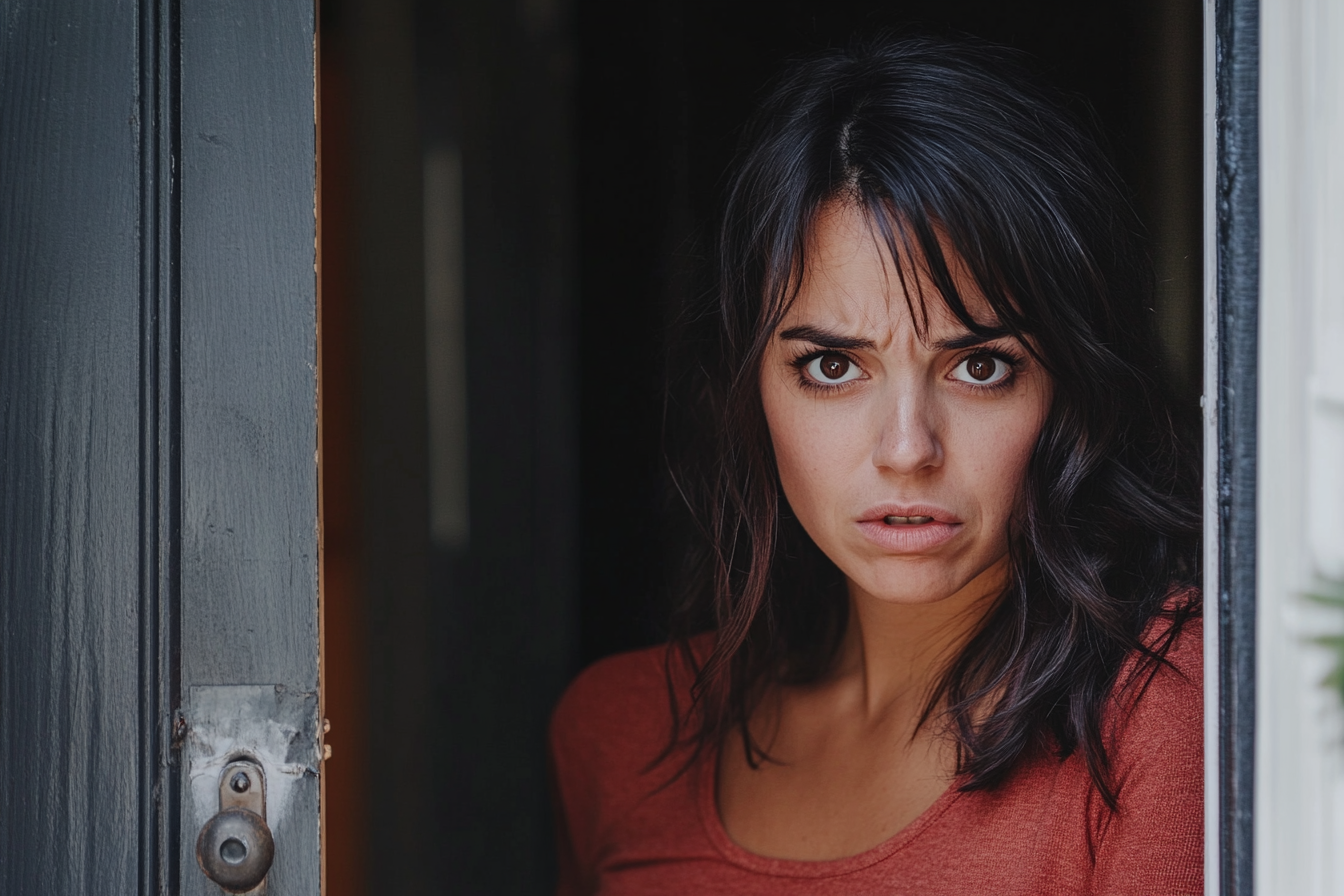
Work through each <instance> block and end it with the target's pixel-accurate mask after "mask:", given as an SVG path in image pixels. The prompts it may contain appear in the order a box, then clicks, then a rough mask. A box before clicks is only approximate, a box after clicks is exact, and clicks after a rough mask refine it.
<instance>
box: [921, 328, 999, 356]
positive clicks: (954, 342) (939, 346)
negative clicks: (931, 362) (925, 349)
mask: <svg viewBox="0 0 1344 896" xmlns="http://www.w3.org/2000/svg"><path fill="white" fill-rule="evenodd" d="M1008 335H1010V334H1009V332H1008V330H1006V329H1005V328H1003V327H989V328H987V329H986V330H985V331H984V332H983V333H978V334H977V333H962V334H961V335H960V336H951V337H948V338H947V339H939V340H938V341H937V342H935V343H933V345H932V346H930V348H932V349H933V350H934V351H936V352H949V351H953V352H954V351H957V350H959V349H963V348H975V347H976V346H977V345H984V344H985V343H986V342H993V341H994V340H995V339H1002V338H1003V337H1005V336H1008Z"/></svg>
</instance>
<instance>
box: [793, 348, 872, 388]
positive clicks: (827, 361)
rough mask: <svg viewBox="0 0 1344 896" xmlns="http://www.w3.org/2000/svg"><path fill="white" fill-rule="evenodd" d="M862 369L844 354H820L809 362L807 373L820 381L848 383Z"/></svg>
mask: <svg viewBox="0 0 1344 896" xmlns="http://www.w3.org/2000/svg"><path fill="white" fill-rule="evenodd" d="M861 373H862V371H860V370H859V366H858V365H857V364H855V363H854V362H853V361H851V360H849V359H848V358H846V357H845V356H844V355H819V356H818V357H815V358H813V359H812V360H811V361H808V362H807V375H808V376H810V377H812V379H814V380H816V381H817V382H819V383H834V384H839V383H848V382H850V381H851V380H856V379H858V378H859V375H860V374H861Z"/></svg>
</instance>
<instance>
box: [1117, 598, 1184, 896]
mask: <svg viewBox="0 0 1344 896" xmlns="http://www.w3.org/2000/svg"><path fill="white" fill-rule="evenodd" d="M1201 640H1202V635H1201V628H1200V626H1199V624H1198V620H1194V621H1192V622H1191V623H1188V624H1187V626H1186V628H1185V630H1184V631H1182V632H1181V635H1180V640H1179V642H1178V644H1177V645H1175V646H1173V649H1172V651H1171V652H1170V653H1169V654H1168V657H1167V658H1168V661H1169V663H1170V665H1164V666H1160V667H1158V669H1157V672H1156V673H1155V674H1154V676H1153V678H1152V680H1151V682H1150V683H1149V685H1148V687H1147V688H1146V689H1144V690H1143V691H1142V695H1141V696H1140V697H1139V699H1138V701H1137V703H1136V704H1135V705H1134V707H1133V710H1132V712H1131V713H1130V714H1129V716H1128V718H1127V719H1126V720H1125V721H1124V723H1123V725H1122V727H1121V729H1120V730H1119V733H1118V736H1117V737H1116V739H1115V741H1114V747H1113V749H1112V755H1111V759H1112V767H1113V769H1114V771H1115V777H1114V781H1115V784H1116V787H1117V798H1118V802H1119V807H1118V809H1117V810H1116V811H1115V812H1113V813H1112V812H1109V811H1106V812H1105V815H1106V817H1105V820H1104V822H1103V829H1102V831H1101V835H1100V838H1099V842H1098V844H1097V851H1096V866H1095V871H1094V874H1093V892H1094V894H1096V896H1166V894H1173V896H1177V894H1192V896H1198V894H1202V893H1203V892H1204V719H1203V664H1202V661H1201V654H1200V649H1201ZM1098 802H1100V801H1099V800H1098Z"/></svg>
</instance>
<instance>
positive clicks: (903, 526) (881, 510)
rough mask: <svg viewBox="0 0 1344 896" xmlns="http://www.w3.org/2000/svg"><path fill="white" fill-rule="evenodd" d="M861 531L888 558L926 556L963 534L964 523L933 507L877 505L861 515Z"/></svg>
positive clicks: (949, 513)
mask: <svg viewBox="0 0 1344 896" xmlns="http://www.w3.org/2000/svg"><path fill="white" fill-rule="evenodd" d="M856 522H857V523H858V528H859V531H860V532H862V533H863V536H864V538H866V539H867V540H868V541H869V542H870V543H872V544H873V545H874V546H876V547H878V548H880V549H881V550H882V551H883V553H887V554H924V553H928V552H929V551H933V550H937V549H938V548H939V547H941V546H942V545H944V544H946V543H947V542H949V541H951V540H952V539H953V538H955V537H956V536H957V534H958V533H960V532H961V530H962V528H963V527H962V521H961V520H960V519H959V518H958V517H957V516H956V515H955V514H953V513H951V512H950V511H948V510H947V509H945V508H939V507H935V506H933V505H929V506H922V505H915V506H913V507H912V506H910V505H909V504H906V505H904V506H902V505H900V504H895V503H891V504H887V505H885V506H883V505H878V506H877V507H873V508H871V509H869V510H867V511H865V512H864V513H863V514H861V515H860V517H859V519H858V520H857V521H856Z"/></svg>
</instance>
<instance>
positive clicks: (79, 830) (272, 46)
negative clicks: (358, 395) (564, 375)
mask: <svg viewBox="0 0 1344 896" xmlns="http://www.w3.org/2000/svg"><path fill="white" fill-rule="evenodd" d="M0 25H2V26H3V27H0V232H3V234H4V239H3V240H0V769H3V777H2V778H0V893H3V894H6V896H8V894H22V896H77V894H90V896H105V894H131V893H141V894H153V893H168V892H171V893H174V894H176V893H211V894H212V896H214V894H216V893H218V890H217V888H214V887H213V886H207V885H206V882H205V881H204V879H203V877H202V875H201V874H200V872H199V870H198V869H197V868H196V865H195V862H194V859H192V858H191V857H190V853H189V852H185V853H184V849H183V847H184V844H185V845H186V849H187V850H189V849H190V844H194V841H195V838H196V833H197V830H196V828H197V827H198V825H196V823H195V821H194V819H190V817H188V820H185V821H180V822H179V818H180V811H179V810H180V806H179V804H178V801H179V799H180V792H179V790H178V788H177V786H176V779H175V778H173V777H171V776H170V774H169V766H170V764H171V763H172V753H171V751H170V750H169V748H168V743H169V737H170V736H171V733H172V731H173V727H174V718H175V713H176V711H177V710H178V706H177V700H178V699H179V698H180V695H181V694H182V692H183V690H184V688H187V687H189V686H191V685H200V684H219V683H228V684H266V685H280V686H283V687H285V688H287V689H288V690H289V691H291V692H293V693H295V694H298V695H301V696H303V695H307V696H304V699H303V701H301V702H302V704H303V705H305V706H308V705H311V706H313V707H314V708H313V709H312V711H311V714H312V715H313V716H314V717H313V718H312V719H310V720H308V722H307V723H305V724H304V725H300V726H297V728H296V730H300V731H302V732H303V735H302V736H301V737H300V738H298V739H299V740H301V741H302V743H296V744H293V745H292V746H293V750H292V752H293V755H295V756H307V757H313V756H315V755H316V754H317V750H318V745H317V742H316V733H315V732H316V727H317V719H316V717H315V716H316V709H315V705H316V701H315V698H314V697H313V695H315V694H316V690H317V576H316V568H317V567H316V561H317V557H316V547H317V538H316V527H317V497H316V456H315V451H316V407H315V392H316V373H315V368H314V340H315V305H316V288H315V277H314V271H313V261H314V252H313V239H314V217H313V182H314V139H313V53H312V36H313V17H312V9H311V6H308V7H305V6H304V5H303V4H298V5H295V4H279V3H276V4H273V5H272V6H271V7H269V13H268V11H267V9H261V10H258V9H257V8H256V5H255V4H250V3H243V2H241V0H238V2H233V0H230V2H225V3H219V2H216V3H209V4H207V3H194V4H193V3H179V2H177V0H143V2H141V3H138V4H137V3H133V2H125V0H50V2H44V3H41V4H20V3H12V4H9V5H6V6H4V7H0ZM179 35H180V36H181V37H182V38H183V39H182V41H181V43H180V44H178V43H177V41H176V38H177V37H178V36H179ZM178 47H180V51H179V50H178V49H177V48H178ZM179 85H184V86H186V87H189V88H190V90H189V92H188V91H185V90H184V91H182V92H179ZM179 250H180V251H179ZM179 261H180V263H179ZM179 300H180V301H179ZM179 520H180V521H181V523H182V525H181V526H180V527H179V525H178V522H179ZM179 638H180V639H179ZM179 647H180V650H179V649H178V648H179ZM294 790H295V794H296V795H295V798H294V799H293V800H292V801H291V803H290V805H289V807H288V811H287V813H286V814H287V819H286V821H285V822H284V824H283V825H281V826H279V827H277V830H276V832H275V833H276V840H277V848H278V853H279V857H278V858H277V861H276V865H275V867H274V869H273V872H272V876H271V884H272V887H271V892H272V893H316V892H317V891H318V886H319V881H318V840H317V829H318V814H317V812H318V806H317V787H316V781H315V779H313V778H312V777H311V776H304V777H303V779H302V780H301V782H300V784H298V785H296V787H295V788H294ZM188 816H189V813H188ZM179 825H180V826H179Z"/></svg>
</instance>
